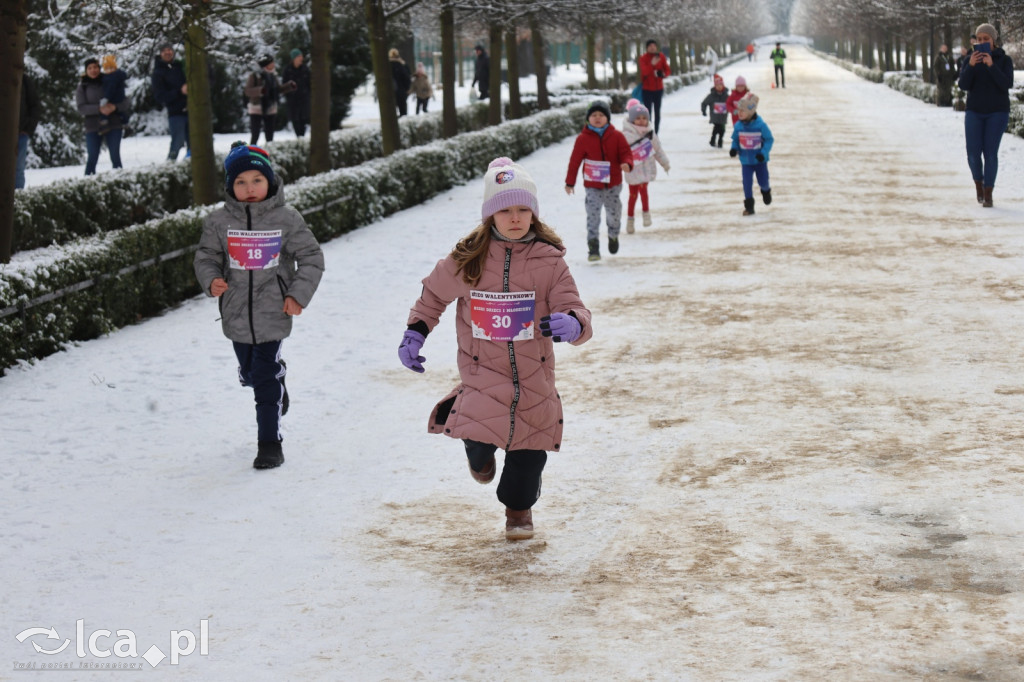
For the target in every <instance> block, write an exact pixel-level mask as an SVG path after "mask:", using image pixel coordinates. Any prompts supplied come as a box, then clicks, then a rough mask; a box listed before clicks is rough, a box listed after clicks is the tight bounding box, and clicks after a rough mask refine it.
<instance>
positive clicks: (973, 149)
mask: <svg viewBox="0 0 1024 682" xmlns="http://www.w3.org/2000/svg"><path fill="white" fill-rule="evenodd" d="M1009 121H1010V113H1009V112H1007V111H997V112H996V113H994V114H979V113H978V112H976V111H968V112H966V115H965V116H964V137H965V138H966V139H967V165H968V166H970V168H971V175H972V176H973V177H974V179H975V181H977V182H981V183H982V184H983V185H985V187H995V186H996V173H997V172H998V171H999V143H1000V142H1002V140H1003V133H1005V132H1006V125H1007V124H1008V123H1009ZM982 157H984V159H985V161H984V163H982Z"/></svg>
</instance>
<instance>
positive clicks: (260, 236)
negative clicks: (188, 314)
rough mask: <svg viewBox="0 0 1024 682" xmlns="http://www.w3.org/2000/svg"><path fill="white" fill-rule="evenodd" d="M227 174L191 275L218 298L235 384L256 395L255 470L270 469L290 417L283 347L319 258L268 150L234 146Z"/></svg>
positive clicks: (315, 278) (312, 286)
mask: <svg viewBox="0 0 1024 682" xmlns="http://www.w3.org/2000/svg"><path fill="white" fill-rule="evenodd" d="M224 170H225V176H226V183H225V190H226V192H227V199H226V201H225V202H224V207H223V208H219V209H217V210H216V211H214V212H213V213H211V214H210V215H209V216H207V218H206V220H205V222H204V223H203V236H202V238H201V239H200V241H199V250H198V251H197V252H196V257H195V262H194V265H195V272H196V278H197V279H198V280H199V284H200V286H201V287H202V288H203V291H205V292H206V293H207V294H208V295H210V296H216V297H219V298H220V302H219V303H220V312H221V324H222V326H223V329H224V335H225V336H227V337H228V338H229V339H231V341H232V342H233V343H234V347H235V355H236V356H237V357H238V379H239V381H240V382H241V383H242V385H243V386H250V387H252V389H253V393H254V394H255V398H256V423H257V426H258V429H259V437H258V441H259V446H258V450H257V455H256V459H255V460H254V461H253V463H252V465H253V466H254V467H255V468H257V469H272V468H274V467H277V466H280V465H281V464H282V463H283V462H284V454H283V452H282V449H281V440H282V439H281V429H280V426H281V417H282V416H283V415H284V414H285V413H287V412H288V391H287V390H286V389H285V383H284V378H285V372H286V368H285V363H284V361H283V360H281V344H282V342H283V340H284V339H285V338H286V337H287V336H288V335H289V334H290V333H291V330H292V317H293V316H295V315H301V314H302V310H303V308H305V307H306V306H308V305H309V301H310V299H311V298H313V294H314V293H315V292H316V288H317V285H318V284H319V283H320V278H321V276H323V272H324V254H323V251H321V250H320V244H318V243H317V241H316V237H314V236H313V233H312V232H311V231H310V229H309V227H308V226H307V225H306V221H304V220H303V219H302V216H301V215H300V214H299V212H298V211H296V210H295V209H294V208H292V207H290V206H286V205H285V203H284V191H283V189H282V188H281V187H280V185H279V183H277V182H276V181H275V179H274V171H273V169H272V168H271V166H270V158H269V156H268V155H267V152H265V151H264V150H262V149H260V148H259V147H253V146H246V145H245V143H244V142H236V143H234V145H232V148H231V152H230V153H229V154H228V156H227V158H226V159H225V160H224Z"/></svg>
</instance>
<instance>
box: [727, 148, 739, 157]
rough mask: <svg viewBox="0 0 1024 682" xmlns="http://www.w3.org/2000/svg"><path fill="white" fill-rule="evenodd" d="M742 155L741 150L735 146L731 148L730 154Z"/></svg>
mask: <svg viewBox="0 0 1024 682" xmlns="http://www.w3.org/2000/svg"><path fill="white" fill-rule="evenodd" d="M739 155H740V150H739V149H736V148H735V147H733V148H732V149H730V150H729V156H732V157H736V156H739Z"/></svg>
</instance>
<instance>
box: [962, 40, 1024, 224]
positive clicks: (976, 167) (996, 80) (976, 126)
mask: <svg viewBox="0 0 1024 682" xmlns="http://www.w3.org/2000/svg"><path fill="white" fill-rule="evenodd" d="M974 33H975V35H976V36H977V39H978V43H977V44H976V45H975V46H974V52H972V53H971V58H970V59H969V60H968V61H967V63H966V64H964V68H963V71H962V72H961V73H960V82H959V86H960V89H961V90H964V91H966V92H967V113H966V115H965V117H964V137H965V138H966V141H967V165H968V166H970V169H971V175H972V176H973V177H974V187H975V190H976V191H977V197H978V203H980V204H981V205H982V206H984V207H986V208H991V207H992V188H993V187H995V184H996V172H997V171H998V170H999V158H998V155H999V143H1000V142H1001V141H1002V139H1003V133H1004V132H1006V126H1007V123H1009V120H1010V88H1011V87H1013V60H1012V59H1011V58H1010V56H1009V55H1008V54H1006V53H1005V52H1004V51H1003V49H1002V48H1000V47H996V39H997V38H998V37H999V34H998V32H997V31H996V29H995V27H994V26H993V25H992V24H982V25H981V26H979V27H978V29H977V30H976V31H975V32H974Z"/></svg>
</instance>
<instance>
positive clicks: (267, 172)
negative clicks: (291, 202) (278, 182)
mask: <svg viewBox="0 0 1024 682" xmlns="http://www.w3.org/2000/svg"><path fill="white" fill-rule="evenodd" d="M250 170H256V171H259V172H260V173H263V175H264V176H265V177H266V178H267V183H268V184H270V186H271V187H273V186H274V169H273V168H271V167H270V154H267V152H266V151H265V150H263V149H260V148H259V147H254V146H252V145H248V144H246V143H244V142H241V141H239V142H235V143H233V144H232V145H231V151H230V152H228V155H227V158H225V159H224V191H226V192H227V194H228V196H229V197H234V196H235V191H234V186H235V178H237V177H238V176H239V175H241V174H242V173H244V172H245V171H250Z"/></svg>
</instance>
